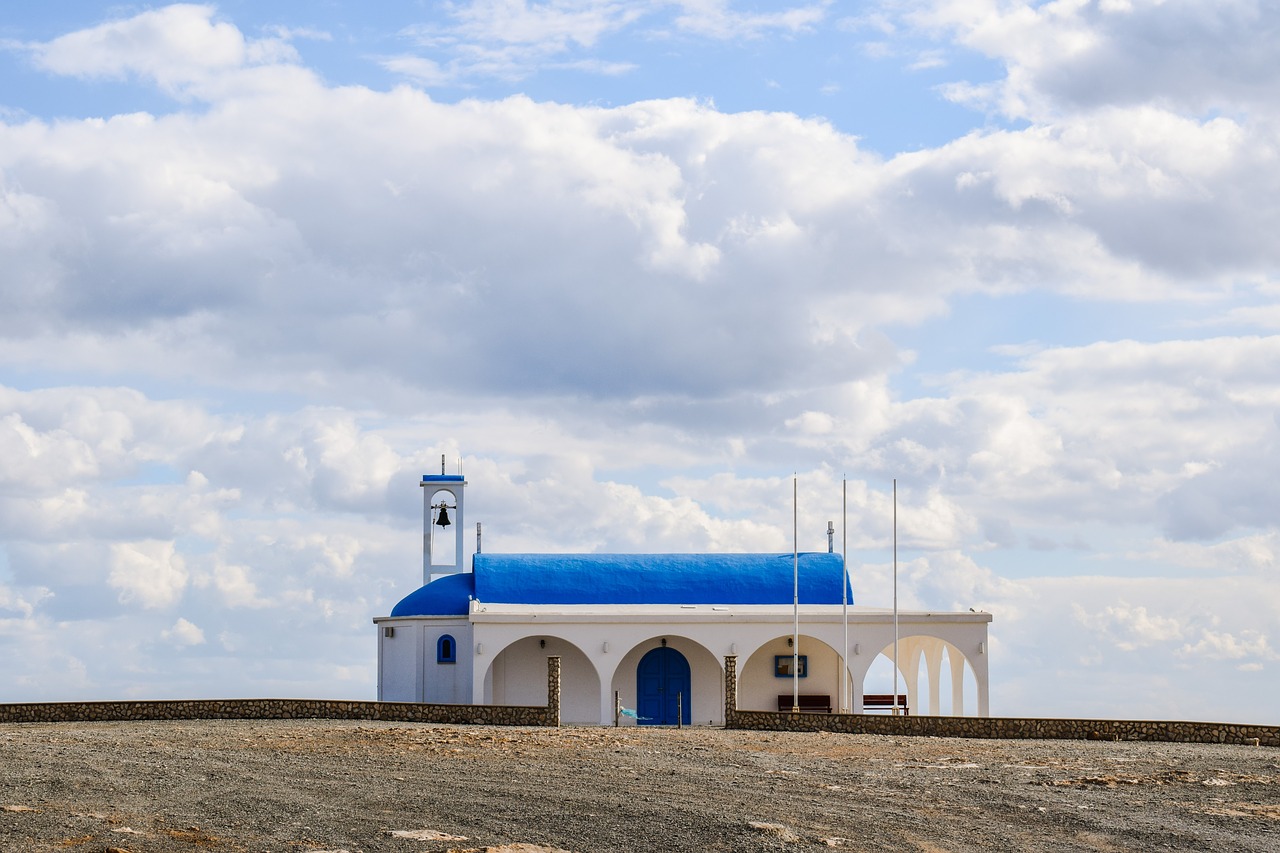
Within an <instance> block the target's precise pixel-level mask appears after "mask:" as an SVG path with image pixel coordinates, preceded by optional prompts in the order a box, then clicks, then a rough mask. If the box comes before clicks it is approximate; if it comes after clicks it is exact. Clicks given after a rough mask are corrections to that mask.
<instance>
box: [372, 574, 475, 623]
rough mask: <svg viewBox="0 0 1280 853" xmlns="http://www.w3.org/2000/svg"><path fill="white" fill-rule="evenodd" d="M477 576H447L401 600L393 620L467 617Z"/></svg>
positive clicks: (393, 611)
mask: <svg viewBox="0 0 1280 853" xmlns="http://www.w3.org/2000/svg"><path fill="white" fill-rule="evenodd" d="M475 588H476V587H475V575H473V574H471V573H470V572H463V573H461V574H456V575H445V576H444V577H442V578H437V579H436V580H433V581H432V582H431V583H429V584H427V585H426V586H421V587H418V589H416V590H414V591H413V592H411V593H409V594H408V595H406V596H405V597H404V598H402V599H400V603H399V604H397V605H396V606H395V607H393V608H392V609H391V615H392V616H466V615H467V613H469V612H470V610H471V597H472V596H473V595H474V594H475Z"/></svg>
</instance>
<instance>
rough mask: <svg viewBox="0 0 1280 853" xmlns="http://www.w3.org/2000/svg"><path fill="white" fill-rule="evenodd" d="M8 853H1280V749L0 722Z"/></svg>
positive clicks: (600, 731) (318, 725)
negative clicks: (809, 852)
mask: <svg viewBox="0 0 1280 853" xmlns="http://www.w3.org/2000/svg"><path fill="white" fill-rule="evenodd" d="M0 847H2V848H3V849H4V850H6V851H40V850H60V851H68V850H69V851H83V853H102V851H129V853H144V851H291V853H293V852H294V851H296V853H307V851H312V853H314V852H315V851H348V853H357V851H364V853H371V851H414V853H444V851H464V850H466V851H482V850H488V851H503V853H517V851H529V852H530V853H534V852H535V851H555V850H570V851H583V853H586V852H587V851H614V850H617V851H644V850H725V851H757V850H784V851H795V853H801V851H806V850H817V849H823V850H826V849H833V848H834V849H847V850H913V851H969V850H1019V851H1022V850H1031V851H1039V850H1043V851H1050V850H1052V851H1070V850H1092V851H1113V850H1198V851H1199V850H1206V851H1207V850H1231V851H1268V853H1274V851H1278V850H1280V750H1276V749H1270V748H1267V747H1249V746H1217V745H1214V746H1208V745H1189V744H1148V743H1103V742H1074V741H994V740H959V739H942V738H892V737H877V736H871V735H836V734H822V733H819V734H794V733H783V732H742V731H726V730H722V729H714V728H700V729H684V730H673V729H635V728H631V729H626V728H624V729H609V728H563V729H509V728H489V727H461V726H443V725H410V724H404V723H369V722H332V721H204V722H164V723H161V722H147V723H62V724H30V725H0Z"/></svg>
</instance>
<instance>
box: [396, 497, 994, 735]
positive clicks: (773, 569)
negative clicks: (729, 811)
mask: <svg viewBox="0 0 1280 853" xmlns="http://www.w3.org/2000/svg"><path fill="white" fill-rule="evenodd" d="M421 485H422V487H423V528H424V534H423V585H422V586H421V587H420V588H418V589H417V590H415V591H413V592H411V593H409V594H408V595H407V596H405V597H404V598H403V599H402V600H401V601H400V602H399V603H398V604H396V606H395V607H394V608H393V609H392V611H391V614H390V615H389V616H384V617H378V618H376V619H374V623H375V625H376V627H377V631H378V699H379V700H380V701H388V702H391V701H396V702H439V703H453V704H476V705H488V704H494V705H542V704H545V702H546V659H547V657H548V656H550V655H558V656H559V657H560V659H561V719H562V720H563V721H564V722H566V723H582V724H612V723H613V722H614V721H615V719H617V718H618V709H619V708H620V707H621V708H625V709H627V714H626V715H624V716H622V717H621V720H622V723H623V724H625V725H632V724H640V725H644V724H651V725H674V724H676V723H683V724H684V725H696V724H701V725H722V724H723V722H724V697H723V684H724V682H723V678H724V665H723V661H724V658H725V656H726V655H736V656H737V658H738V661H739V663H738V705H737V706H738V708H740V709H743V710H749V709H759V710H773V711H776V710H788V709H790V708H791V707H797V706H798V707H802V708H804V709H805V710H810V709H816V710H824V709H830V710H831V711H834V712H841V711H844V712H849V713H861V712H863V711H869V710H879V709H880V706H881V705H883V704H884V703H885V702H886V701H887V702H889V703H890V704H893V696H894V695H895V694H894V693H893V692H892V691H891V687H892V683H890V682H886V683H885V684H879V683H877V684H875V685H869V684H867V676H868V674H869V673H870V672H871V670H872V668H873V663H874V662H875V661H876V660H877V659H878V658H879V659H882V663H884V662H886V661H884V659H887V662H889V663H888V666H890V667H891V666H892V664H891V661H892V659H893V657H894V649H895V646H896V649H897V657H898V658H899V660H900V661H901V665H900V666H899V667H898V669H899V671H900V673H901V679H900V682H899V683H900V685H901V687H900V694H898V695H903V694H904V695H905V703H904V704H905V707H903V708H901V709H900V710H901V711H902V712H907V713H913V714H916V713H929V714H938V713H942V712H943V707H944V704H945V705H946V706H947V712H948V713H950V714H954V715H961V714H966V713H968V714H976V715H978V716H988V715H989V694H988V667H987V654H986V651H987V626H988V624H989V623H990V621H991V615H990V614H988V613H983V612H972V611H970V612H963V613H936V612H901V611H900V612H899V613H898V615H897V626H896V638H897V640H896V643H895V624H894V614H893V611H892V610H888V609H885V608H873V607H866V606H863V605H855V604H854V603H853V594H852V590H851V588H850V586H849V582H848V580H847V575H846V572H845V567H844V561H843V560H842V558H841V556H840V555H839V554H836V553H833V551H832V549H831V548H830V546H829V549H828V551H827V552H825V553H824V552H806V553H801V554H798V555H793V554H490V553H484V552H482V551H481V550H480V547H479V544H480V543H479V532H478V526H477V549H476V550H477V552H476V553H475V554H474V555H473V556H472V559H471V565H470V567H469V569H468V568H466V567H465V566H464V547H463V546H464V542H463V532H464V531H463V521H464V492H465V487H466V481H465V480H464V479H463V477H462V476H460V475H456V476H455V475H445V474H441V475H438V476H436V475H427V476H424V477H423V478H422V484H421ZM451 512H452V513H453V516H452V518H451V517H450V516H449V513H451ZM450 526H452V527H454V530H453V531H449V529H448V528H449V527H450ZM889 672H890V673H892V669H891V668H890V669H889ZM890 677H892V676H890ZM878 680H884V678H883V675H882V674H881V676H880V677H879V678H878ZM922 680H923V683H922ZM966 687H967V688H968V690H969V691H970V692H971V693H972V694H973V695H971V696H969V697H968V698H967V699H966V696H965V692H966ZM944 688H945V689H944ZM944 694H949V695H944ZM947 700H949V701H947ZM899 701H901V700H899ZM873 702H874V703H878V704H872V703H873Z"/></svg>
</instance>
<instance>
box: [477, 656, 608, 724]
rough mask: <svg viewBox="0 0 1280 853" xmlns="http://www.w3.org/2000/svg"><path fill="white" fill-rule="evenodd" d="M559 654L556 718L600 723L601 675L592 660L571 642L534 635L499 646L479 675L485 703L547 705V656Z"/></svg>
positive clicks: (573, 721)
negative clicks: (482, 678) (482, 682)
mask: <svg viewBox="0 0 1280 853" xmlns="http://www.w3.org/2000/svg"><path fill="white" fill-rule="evenodd" d="M552 656H559V657H560V719H561V721H563V722H565V723H588V724H598V723H599V722H600V698H599V697H600V676H599V675H598V674H597V671H596V667H595V664H594V663H592V662H591V659H590V658H589V657H588V656H587V654H586V652H584V651H583V650H582V649H581V648H579V647H578V646H577V645H576V644H575V643H573V642H571V641H570V640H566V639H564V638H563V637H557V636H554V635H550V634H535V635H533V636H529V637H521V638H520V639H518V640H513V641H512V642H510V643H508V644H507V645H506V646H504V647H503V648H502V649H500V650H499V651H498V652H497V653H496V654H495V655H494V656H493V660H492V661H491V662H490V663H489V666H488V668H487V669H486V670H485V673H484V697H485V698H484V701H485V703H486V704H493V705H535V706H542V705H546V704H547V658H549V657H552Z"/></svg>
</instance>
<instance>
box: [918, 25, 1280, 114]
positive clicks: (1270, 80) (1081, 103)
mask: <svg viewBox="0 0 1280 853" xmlns="http://www.w3.org/2000/svg"><path fill="white" fill-rule="evenodd" d="M897 8H898V9H902V8H905V12H904V13H903V14H902V18H901V20H902V21H903V23H907V24H910V25H913V26H915V27H918V28H921V29H924V30H926V31H930V32H935V33H946V34H951V35H954V37H955V38H956V39H957V40H958V41H959V42H960V43H961V44H963V45H966V46H968V47H970V48H973V49H976V50H979V51H981V52H982V53H984V54H986V55H988V56H991V57H994V58H997V59H1000V60H1002V61H1003V62H1004V63H1005V64H1006V66H1007V76H1006V77H1005V79H1004V80H1003V81H1001V82H1000V83H999V84H998V85H997V86H993V87H991V88H990V90H989V91H990V92H991V94H992V95H993V97H994V98H995V100H996V102H997V104H998V106H999V108H1000V109H1002V110H1003V111H1005V112H1006V113H1007V114H1009V115H1013V116H1023V117H1028V118H1033V119H1043V118H1047V117H1050V116H1056V115H1061V114H1062V113H1064V112H1072V111H1079V110H1083V111H1089V110H1092V109H1094V108H1097V107H1099V106H1104V105H1133V104H1144V103H1149V104H1164V105H1168V106H1170V107H1172V108H1174V109H1176V110H1178V111H1186V112H1190V113H1195V114H1203V113H1207V112H1209V111H1212V110H1223V111H1236V110H1253V109H1257V108H1262V109H1263V110H1265V111H1266V112H1271V111H1272V109H1273V108H1274V105H1275V103H1276V94H1277V91H1280V71H1277V68H1276V66H1275V63H1273V62H1271V61H1270V55H1271V45H1272V44H1274V40H1275V35H1276V31H1277V28H1278V27H1280V18H1277V13H1276V9H1275V7H1274V6H1273V5H1272V4H1268V3H1257V2H1255V0H1184V2H1177V3H1169V2H1164V0H1134V2H1128V3H1076V2H1060V3H1033V2H1028V0H1017V2H1011V3H1001V2H994V0H988V2H980V3H974V2H967V0H921V2H911V3H907V4H902V6H900V7H897Z"/></svg>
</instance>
